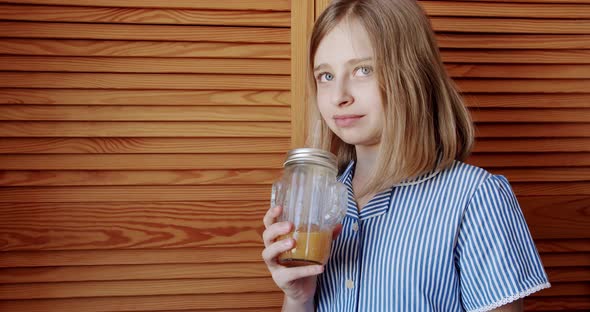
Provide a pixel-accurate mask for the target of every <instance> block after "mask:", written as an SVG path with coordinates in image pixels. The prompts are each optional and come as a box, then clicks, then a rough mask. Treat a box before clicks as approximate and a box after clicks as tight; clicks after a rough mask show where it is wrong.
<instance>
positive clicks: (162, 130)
mask: <svg viewBox="0 0 590 312" xmlns="http://www.w3.org/2000/svg"><path fill="white" fill-rule="evenodd" d="M290 130H291V128H290V124H289V123H288V122H222V121H219V122H213V121H211V122H207V121H203V122H183V121H178V122H157V121H153V122H127V121H121V122H111V121H104V122H79V121H72V122H67V121H64V122H59V121H56V122H51V121H38V122H35V121H10V122H9V121H6V122H2V123H0V136H4V137H27V136H31V137H234V138H248V137H269V138H281V137H283V138H285V137H289V136H290Z"/></svg>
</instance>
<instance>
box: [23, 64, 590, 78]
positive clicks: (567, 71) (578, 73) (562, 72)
mask: <svg viewBox="0 0 590 312" xmlns="http://www.w3.org/2000/svg"><path fill="white" fill-rule="evenodd" d="M27 66H29V65H27ZM446 69H447V71H448V73H449V74H450V75H451V76H452V77H456V78H460V77H471V78H533V79H540V78H554V79H555V78H557V79H560V78H563V79H574V78H590V65H583V64H577V65H547V64H542V65H539V64H535V65H514V64H492V65H489V64H446Z"/></svg>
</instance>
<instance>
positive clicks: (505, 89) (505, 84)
mask: <svg viewBox="0 0 590 312" xmlns="http://www.w3.org/2000/svg"><path fill="white" fill-rule="evenodd" d="M1 78H2V76H0V79H1ZM455 82H456V84H457V86H458V87H459V89H460V90H461V91H463V92H481V93H588V90H590V79H572V80H566V79H475V78H472V79H465V78H459V79H455Z"/></svg>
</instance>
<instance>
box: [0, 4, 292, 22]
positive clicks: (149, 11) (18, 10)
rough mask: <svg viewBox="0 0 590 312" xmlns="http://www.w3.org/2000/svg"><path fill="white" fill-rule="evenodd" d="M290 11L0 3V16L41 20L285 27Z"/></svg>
mask: <svg viewBox="0 0 590 312" xmlns="http://www.w3.org/2000/svg"><path fill="white" fill-rule="evenodd" d="M290 17H291V13H290V12H276V11H254V10H251V11H248V12H244V11H240V10H224V11H222V10H197V9H162V8H117V7H110V8H109V7H82V6H60V7H59V10H56V9H55V7H52V6H39V5H28V6H22V5H11V4H1V3H0V19H4V20H18V21H41V22H81V23H121V24H162V25H171V24H175V25H224V26H261V27H289V25H290Z"/></svg>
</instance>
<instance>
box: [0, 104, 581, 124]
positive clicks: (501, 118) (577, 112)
mask: <svg viewBox="0 0 590 312" xmlns="http://www.w3.org/2000/svg"><path fill="white" fill-rule="evenodd" d="M1 108H2V107H1V106H0V109H1ZM470 112H471V118H472V119H473V121H475V122H499V123H504V122H507V123H508V122H512V123H522V122H546V123H559V122H562V123H563V122H590V109H587V108H557V109H552V108H544V109H538V108H537V109H532V108H510V109H505V108H472V109H470ZM0 115H1V113H0Z"/></svg>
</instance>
